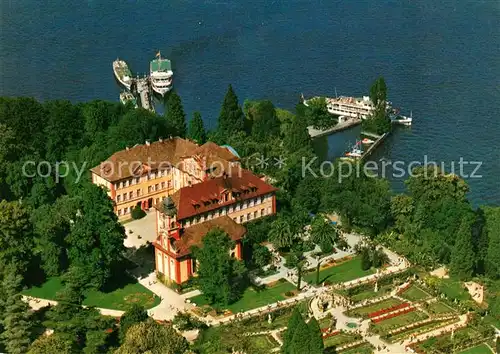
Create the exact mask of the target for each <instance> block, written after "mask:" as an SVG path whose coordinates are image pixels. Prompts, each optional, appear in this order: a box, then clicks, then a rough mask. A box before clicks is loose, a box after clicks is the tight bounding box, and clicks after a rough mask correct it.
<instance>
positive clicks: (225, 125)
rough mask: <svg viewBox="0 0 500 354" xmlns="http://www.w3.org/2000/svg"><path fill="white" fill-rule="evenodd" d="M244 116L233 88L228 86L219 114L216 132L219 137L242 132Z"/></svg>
mask: <svg viewBox="0 0 500 354" xmlns="http://www.w3.org/2000/svg"><path fill="white" fill-rule="evenodd" d="M244 123H245V121H244V116H243V111H242V110H241V107H240V105H239V104H238V97H237V96H236V94H235V93H234V90H233V87H232V86H231V85H229V87H228V89H227V92H226V96H225V97H224V102H223V103H222V109H221V111H220V114H219V120H218V127H217V131H218V133H219V134H221V135H226V136H230V135H232V134H233V133H236V132H240V131H243V130H244Z"/></svg>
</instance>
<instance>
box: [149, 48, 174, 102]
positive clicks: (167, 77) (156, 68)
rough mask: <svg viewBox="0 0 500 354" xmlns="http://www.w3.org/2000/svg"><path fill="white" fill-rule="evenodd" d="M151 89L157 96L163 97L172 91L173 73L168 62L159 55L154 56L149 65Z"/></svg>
mask: <svg viewBox="0 0 500 354" xmlns="http://www.w3.org/2000/svg"><path fill="white" fill-rule="evenodd" d="M149 73H150V79H151V88H152V89H153V90H154V91H155V92H156V93H158V94H160V95H162V96H164V95H165V94H166V93H167V92H168V91H170V90H171V89H172V85H173V81H172V78H173V76H174V73H173V71H172V65H171V62H170V60H168V59H166V58H162V57H161V53H160V52H158V54H156V58H155V59H153V60H151V62H150V64H149Z"/></svg>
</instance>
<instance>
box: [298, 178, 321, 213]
mask: <svg viewBox="0 0 500 354" xmlns="http://www.w3.org/2000/svg"><path fill="white" fill-rule="evenodd" d="M321 188H322V180H321V179H319V178H316V177H314V176H311V175H307V176H305V177H304V178H303V179H302V180H301V181H300V182H299V184H298V186H297V189H296V190H295V195H294V198H293V201H292V206H293V208H294V209H302V210H304V212H306V213H317V212H318V210H319V207H320V203H321Z"/></svg>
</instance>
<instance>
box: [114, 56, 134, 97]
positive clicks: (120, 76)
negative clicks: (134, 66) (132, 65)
mask: <svg viewBox="0 0 500 354" xmlns="http://www.w3.org/2000/svg"><path fill="white" fill-rule="evenodd" d="M113 72H114V73H115V77H116V80H118V82H119V83H120V84H121V85H122V86H123V87H125V88H126V89H127V90H130V86H131V85H132V73H131V72H130V69H129V67H128V65H127V63H126V62H125V61H124V60H120V59H116V60H115V61H114V62H113Z"/></svg>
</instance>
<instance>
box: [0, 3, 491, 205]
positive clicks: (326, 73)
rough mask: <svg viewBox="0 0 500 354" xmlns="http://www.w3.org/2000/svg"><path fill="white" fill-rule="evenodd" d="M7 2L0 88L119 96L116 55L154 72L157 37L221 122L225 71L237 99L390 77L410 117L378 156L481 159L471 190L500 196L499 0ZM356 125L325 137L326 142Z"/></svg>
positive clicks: (362, 85)
mask: <svg viewBox="0 0 500 354" xmlns="http://www.w3.org/2000/svg"><path fill="white" fill-rule="evenodd" d="M0 10H1V11H0V20H1V22H0V28H1V32H0V33H1V35H0V74H1V77H0V95H9V96H19V95H27V96H34V97H36V98H38V99H42V100H47V99H56V98H67V99H70V100H72V101H74V102H78V101H86V100H90V99H106V100H118V95H119V88H118V87H117V85H116V83H115V80H114V78H113V74H112V69H111V63H112V61H113V60H114V59H116V57H120V58H123V59H125V60H126V61H127V62H129V64H130V66H131V68H132V70H133V71H134V72H138V73H145V72H147V71H148V63H149V60H151V59H152V58H153V57H154V54H155V52H156V51H157V50H158V49H161V51H162V54H163V55H164V56H166V57H168V58H170V59H171V60H172V62H173V67H174V71H175V87H176V90H177V91H178V92H179V94H180V95H181V97H182V99H183V102H184V106H185V109H186V112H187V113H188V114H189V116H191V114H192V112H193V111H195V110H200V111H201V112H202V115H203V117H204V120H205V122H206V124H207V126H209V127H213V126H214V124H215V123H216V119H217V115H218V112H219V108H220V104H221V101H222V98H223V96H224V93H225V91H226V88H227V85H228V84H229V83H232V84H233V85H234V87H235V89H236V91H237V94H238V96H239V97H240V99H241V100H243V99H244V98H251V99H260V98H267V99H270V100H272V101H273V102H274V103H275V104H276V105H277V106H280V107H283V108H293V107H294V105H295V103H296V102H297V101H298V98H299V95H300V93H301V92H303V93H304V95H306V96H311V95H334V92H335V87H336V88H337V91H338V93H339V94H343V95H363V94H366V93H367V92H368V88H369V85H370V83H371V81H373V80H374V79H375V78H376V77H377V76H379V75H382V76H384V77H385V79H386V81H387V85H388V87H389V98H390V100H391V101H392V102H394V104H395V105H396V106H400V107H402V108H403V111H404V112H409V111H410V110H412V111H413V116H414V125H413V127H412V128H411V129H397V130H396V131H395V132H394V134H392V135H391V136H390V138H389V139H388V140H387V141H386V142H385V143H384V145H383V146H382V147H380V148H379V149H378V150H377V151H376V153H375V154H374V155H373V156H372V159H373V160H376V161H378V160H380V159H382V158H383V159H385V160H386V161H396V160H401V161H405V162H410V161H413V160H416V161H423V159H424V155H428V159H429V160H436V161H444V162H447V163H448V164H450V163H451V162H452V161H457V162H458V161H459V159H460V157H462V158H463V159H464V160H466V161H481V162H482V166H481V168H480V170H479V173H480V174H481V175H482V176H483V177H482V178H471V179H469V183H470V186H471V189H472V192H471V194H470V197H471V199H472V200H473V202H474V203H475V204H485V203H486V204H499V203H500V184H499V183H498V180H497V178H498V175H499V172H500V161H499V157H500V156H499V154H500V150H499V149H498V148H497V146H498V143H497V140H498V135H497V134H498V133H499V132H500V126H499V124H498V121H499V118H500V117H499V112H500V81H499V77H500V60H499V57H500V30H499V25H498V24H499V23H500V2H498V1H495V0H471V1H466V0H459V1H435V0H419V1H415V0H412V1H409V0H387V1H376V0H371V1H368V0H358V1H348V0H345V1H332V0H330V1H326V0H325V1H318V0H307V1H304V0H288V1H272V0H266V1H262V0H254V1H251V2H248V1H241V0H233V1H215V0H213V1H201V0H198V1H191V0H183V1H178V0H172V1H164V0H147V1H145V0H136V1H123V0H122V1H103V0H87V1H82V0H78V1H77V0H64V1H62V0H51V1H43V0H42V1H33V0H20V1H12V0H11V1H3V2H2V3H1V5H0ZM352 135H354V139H355V136H356V131H354V132H352V131H347V132H343V133H341V134H338V135H334V136H331V137H329V138H327V139H325V140H326V141H327V142H328V143H329V146H330V149H329V151H330V154H331V155H335V154H337V151H341V150H343V149H344V148H345V146H346V144H347V142H348V141H350V140H351V139H353V136H352ZM469 172H470V171H469ZM393 183H394V186H395V188H396V189H399V188H401V186H402V182H401V179H394V180H393Z"/></svg>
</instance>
